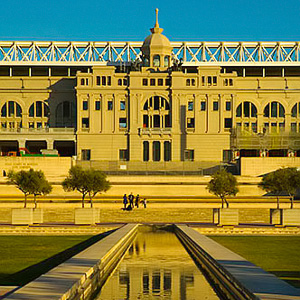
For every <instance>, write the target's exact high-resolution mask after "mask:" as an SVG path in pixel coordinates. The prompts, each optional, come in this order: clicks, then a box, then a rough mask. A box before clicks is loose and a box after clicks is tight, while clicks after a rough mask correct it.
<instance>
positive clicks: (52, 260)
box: [0, 229, 115, 286]
mask: <svg viewBox="0 0 300 300" xmlns="http://www.w3.org/2000/svg"><path fill="white" fill-rule="evenodd" d="M113 231H115V229H113V230H109V231H107V232H104V233H101V234H98V235H95V236H93V237H91V238H89V239H87V240H85V241H83V242H81V243H79V244H77V245H75V246H73V247H71V248H68V249H66V250H64V251H62V252H59V253H57V254H55V255H54V256H51V257H49V258H47V259H45V260H43V261H41V262H39V263H37V264H35V265H32V266H30V267H27V268H26V269H23V270H21V271H19V272H16V273H14V274H10V275H8V276H7V274H3V273H0V278H1V281H0V284H1V285H13V286H16V285H18V286H24V285H26V284H27V283H29V282H30V281H32V280H34V279H36V278H37V277H39V276H41V275H42V274H44V273H47V272H48V271H50V270H51V269H53V268H54V267H56V266H58V265H59V264H61V263H63V262H64V261H66V260H67V259H70V258H71V257H72V256H74V255H76V254H77V253H79V252H81V251H83V250H84V249H86V248H88V247H90V246H91V245H93V244H94V243H96V242H98V241H100V240H101V239H103V238H104V237H106V236H107V235H109V234H111V233H112V232H113Z"/></svg>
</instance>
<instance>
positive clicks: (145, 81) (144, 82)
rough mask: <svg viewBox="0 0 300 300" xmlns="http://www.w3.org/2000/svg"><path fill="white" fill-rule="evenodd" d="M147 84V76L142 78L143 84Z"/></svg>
mask: <svg viewBox="0 0 300 300" xmlns="http://www.w3.org/2000/svg"><path fill="white" fill-rule="evenodd" d="M147 85H148V79H147V78H144V79H143V86H147Z"/></svg>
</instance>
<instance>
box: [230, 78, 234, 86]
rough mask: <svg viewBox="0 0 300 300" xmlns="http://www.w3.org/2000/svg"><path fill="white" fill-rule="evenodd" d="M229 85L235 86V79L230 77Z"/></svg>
mask: <svg viewBox="0 0 300 300" xmlns="http://www.w3.org/2000/svg"><path fill="white" fill-rule="evenodd" d="M229 85H230V86H233V79H231V78H230V79H229Z"/></svg>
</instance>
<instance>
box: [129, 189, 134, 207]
mask: <svg viewBox="0 0 300 300" xmlns="http://www.w3.org/2000/svg"><path fill="white" fill-rule="evenodd" d="M128 199H129V205H130V206H131V207H132V208H133V200H134V196H133V195H132V192H131V193H130V195H129V196H128Z"/></svg>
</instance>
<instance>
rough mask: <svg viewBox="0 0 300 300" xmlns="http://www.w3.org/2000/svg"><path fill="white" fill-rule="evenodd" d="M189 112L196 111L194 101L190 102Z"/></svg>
mask: <svg viewBox="0 0 300 300" xmlns="http://www.w3.org/2000/svg"><path fill="white" fill-rule="evenodd" d="M188 110H189V111H191V110H194V102H193V101H189V102H188Z"/></svg>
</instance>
